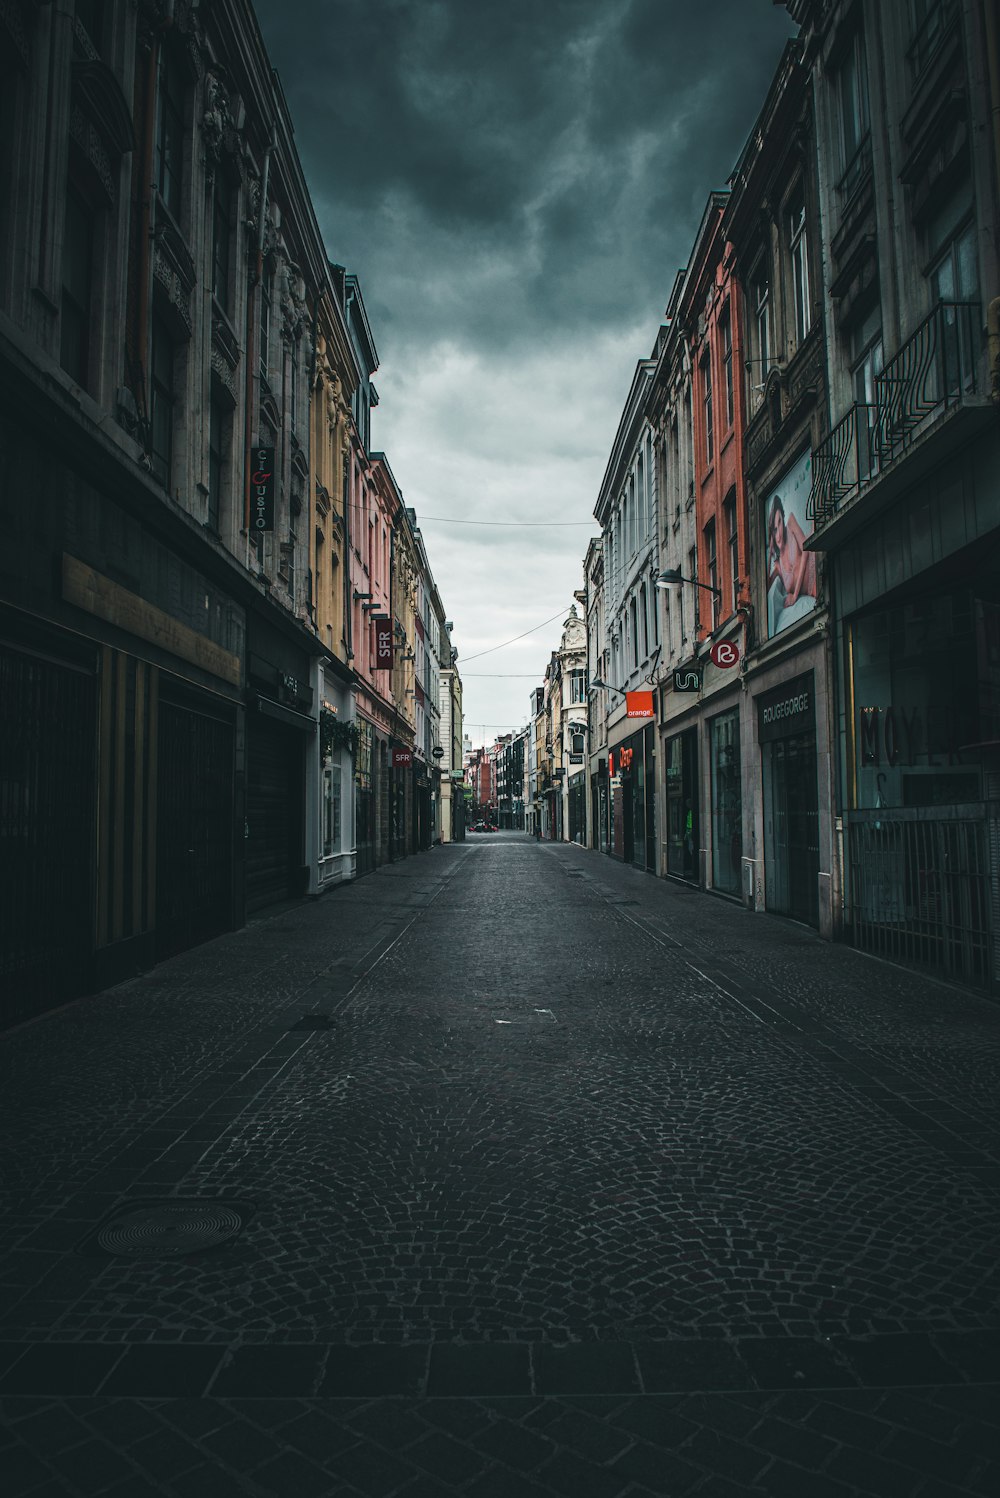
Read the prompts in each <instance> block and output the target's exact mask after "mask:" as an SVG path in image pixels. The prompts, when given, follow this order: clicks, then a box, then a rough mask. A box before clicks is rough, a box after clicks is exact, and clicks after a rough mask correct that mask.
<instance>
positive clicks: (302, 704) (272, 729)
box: [245, 613, 319, 915]
mask: <svg viewBox="0 0 1000 1498" xmlns="http://www.w3.org/2000/svg"><path fill="white" fill-rule="evenodd" d="M310 680H311V662H310V660H309V657H308V656H307V655H306V654H305V652H304V651H303V650H302V649H301V648H299V647H298V646H297V645H296V644H295V643H294V642H293V640H292V639H291V638H289V637H288V635H286V633H285V632H284V631H283V630H281V629H279V628H276V627H275V626H274V625H273V624H272V623H271V622H270V620H267V619H265V618H264V617H263V616H261V615H258V614H256V613H251V614H249V615H248V617H247V683H248V686H247V694H246V702H247V712H246V838H245V842H246V911H247V914H248V915H252V914H254V913H256V912H257V911H260V910H264V909H266V908H267V907H268V906H269V905H274V904H276V903H278V902H280V901H282V900H287V899H290V898H292V897H293V896H296V895H304V894H305V893H306V890H307V888H308V885H309V876H310V870H309V866H308V865H307V862H306V850H305V791H306V766H307V761H308V763H310V765H311V766H312V769H311V771H310V773H311V775H312V776H313V777H314V781H313V783H314V786H315V778H316V777H317V776H318V766H319V738H318V731H319V711H318V705H317V706H316V707H314V705H313V704H314V691H313V687H312V686H311V685H310Z"/></svg>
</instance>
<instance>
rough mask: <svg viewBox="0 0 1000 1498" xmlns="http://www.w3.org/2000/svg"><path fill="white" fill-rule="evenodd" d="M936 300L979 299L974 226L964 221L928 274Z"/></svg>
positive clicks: (959, 300) (965, 300)
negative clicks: (962, 226) (963, 224)
mask: <svg viewBox="0 0 1000 1498" xmlns="http://www.w3.org/2000/svg"><path fill="white" fill-rule="evenodd" d="M930 282H931V292H932V294H933V297H934V300H935V301H936V302H978V300H979V275H978V272H977V269H976V238H975V225H974V224H966V225H965V226H964V228H962V229H960V230H959V231H958V233H957V234H956V235H955V237H954V238H953V239H952V240H951V242H950V243H949V244H948V245H947V246H946V248H945V251H944V254H943V255H941V256H940V258H939V259H938V261H937V263H936V264H935V266H934V267H933V269H932V270H931V273H930Z"/></svg>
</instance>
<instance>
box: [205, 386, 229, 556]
mask: <svg viewBox="0 0 1000 1498" xmlns="http://www.w3.org/2000/svg"><path fill="white" fill-rule="evenodd" d="M227 422H228V412H227V410H226V407H225V406H224V405H223V403H222V401H221V400H220V399H219V397H218V396H217V395H213V397H212V403H211V406H210V408H209V422H208V524H209V528H210V529H211V530H213V531H215V533H216V534H218V531H219V517H220V515H221V514H222V478H223V468H224V466H225V436H226V425H227Z"/></svg>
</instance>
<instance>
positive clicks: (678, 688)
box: [674, 666, 701, 692]
mask: <svg viewBox="0 0 1000 1498" xmlns="http://www.w3.org/2000/svg"><path fill="white" fill-rule="evenodd" d="M674 691H675V692H700V691H701V667H700V666H675V667H674Z"/></svg>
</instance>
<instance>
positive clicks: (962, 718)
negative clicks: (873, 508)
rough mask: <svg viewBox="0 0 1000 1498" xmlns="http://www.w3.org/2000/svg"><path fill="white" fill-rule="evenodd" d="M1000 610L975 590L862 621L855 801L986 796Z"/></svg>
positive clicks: (853, 637)
mask: <svg viewBox="0 0 1000 1498" xmlns="http://www.w3.org/2000/svg"><path fill="white" fill-rule="evenodd" d="M998 621H1000V608H998V606H997V605H996V604H991V603H988V602H985V601H984V600H982V599H976V598H974V597H973V596H972V594H971V593H970V592H968V591H963V592H956V593H943V594H939V595H938V596H937V597H931V598H928V597H924V598H921V599H919V600H917V601H914V602H912V603H906V604H903V605H901V606H900V607H898V608H895V609H891V610H888V609H886V610H880V611H879V612H878V613H873V614H867V615H865V616H863V617H862V618H859V619H856V620H854V621H853V623H852V624H851V626H850V635H849V649H850V660H851V667H852V683H851V684H852V697H853V713H852V738H851V746H850V747H851V751H852V767H851V768H852V771H853V773H852V775H851V785H850V792H851V799H852V804H853V805H854V806H856V807H869V808H876V809H877V808H881V807H931V806H943V805H955V804H959V803H968V802H971V801H978V800H980V799H981V794H982V790H981V774H980V768H979V759H980V754H979V746H980V745H981V744H983V743H985V742H989V741H995V740H996V738H997V737H998V733H997V729H998V726H1000V724H998V718H1000V711H998V700H1000V653H998V630H1000V624H998Z"/></svg>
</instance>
